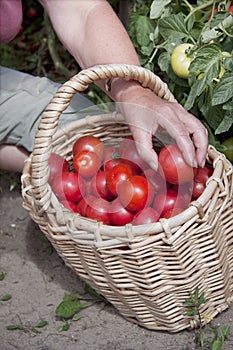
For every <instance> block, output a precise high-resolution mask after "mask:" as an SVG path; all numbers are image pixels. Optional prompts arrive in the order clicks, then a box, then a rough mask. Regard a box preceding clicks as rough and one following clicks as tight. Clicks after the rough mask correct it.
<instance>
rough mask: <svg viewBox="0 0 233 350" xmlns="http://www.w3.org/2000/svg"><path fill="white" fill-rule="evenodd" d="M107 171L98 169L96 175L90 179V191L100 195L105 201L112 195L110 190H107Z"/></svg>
mask: <svg viewBox="0 0 233 350" xmlns="http://www.w3.org/2000/svg"><path fill="white" fill-rule="evenodd" d="M106 177H107V172H106V171H99V172H98V173H97V174H96V176H94V177H93V178H92V180H91V193H92V194H94V195H95V196H96V197H99V196H100V197H102V198H104V199H106V200H107V201H111V200H112V199H113V198H115V197H114V195H113V194H112V192H111V191H110V190H109V188H108V186H107V179H106Z"/></svg>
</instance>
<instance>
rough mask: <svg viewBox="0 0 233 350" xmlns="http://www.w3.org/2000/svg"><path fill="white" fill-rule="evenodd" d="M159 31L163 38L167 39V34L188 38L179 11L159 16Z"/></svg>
mask: <svg viewBox="0 0 233 350" xmlns="http://www.w3.org/2000/svg"><path fill="white" fill-rule="evenodd" d="M159 32H160V34H161V35H162V37H163V38H164V39H167V38H168V37H169V36H172V37H173V38H180V39H184V38H186V39H189V38H190V34H189V31H188V29H187V28H186V25H185V22H184V17H183V16H182V14H180V13H178V14H172V15H170V16H169V17H163V18H161V19H160V20H159Z"/></svg>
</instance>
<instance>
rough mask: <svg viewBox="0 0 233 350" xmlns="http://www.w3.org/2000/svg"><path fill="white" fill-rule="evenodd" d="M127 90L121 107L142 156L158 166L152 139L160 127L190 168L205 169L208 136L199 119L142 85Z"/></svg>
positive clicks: (122, 95) (121, 101)
mask: <svg viewBox="0 0 233 350" xmlns="http://www.w3.org/2000/svg"><path fill="white" fill-rule="evenodd" d="M115 88H116V87H115ZM123 90H124V92H123ZM123 90H122V91H121V93H120V95H119V96H118V97H119V100H120V102H117V104H119V108H120V110H121V112H122V113H123V115H124V118H125V120H126V122H127V124H128V125H129V127H130V129H131V132H132V134H133V137H134V139H135V141H136V144H137V150H138V153H139V154H140V156H141V157H142V158H143V159H144V160H145V161H146V162H147V163H148V164H149V165H150V166H151V167H152V168H154V169H157V167H158V157H157V154H156V152H155V151H154V150H153V145H152V136H153V135H156V133H157V132H158V129H159V128H162V129H164V130H165V131H166V132H167V133H168V134H169V135H170V136H171V137H172V138H173V139H174V140H175V142H176V143H177V146H178V147H179V149H180V150H181V152H182V154H183V156H184V159H185V160H186V162H187V163H188V164H189V165H190V166H192V167H197V166H200V167H203V166H204V164H205V160H206V154H207V148H208V134H207V130H206V128H205V127H204V126H203V124H202V123H201V122H200V120H199V119H197V118H196V117H195V116H193V115H192V114H190V113H188V112H187V111H186V110H185V109H184V108H183V107H182V106H181V105H180V104H179V103H177V102H168V101H165V100H162V99H161V98H159V97H158V96H156V95H155V94H154V93H153V92H152V91H151V90H149V89H145V88H143V87H141V86H140V85H135V84H133V85H132V86H130V87H128V88H127V89H123Z"/></svg>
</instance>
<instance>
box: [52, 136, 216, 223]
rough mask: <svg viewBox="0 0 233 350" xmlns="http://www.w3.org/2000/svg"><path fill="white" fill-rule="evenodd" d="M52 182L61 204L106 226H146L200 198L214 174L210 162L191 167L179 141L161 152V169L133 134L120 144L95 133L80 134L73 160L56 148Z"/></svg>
mask: <svg viewBox="0 0 233 350" xmlns="http://www.w3.org/2000/svg"><path fill="white" fill-rule="evenodd" d="M49 168H50V174H49V179H48V182H49V184H50V186H51V188H52V190H53V192H54V194H55V195H56V196H57V198H58V199H59V201H60V202H61V203H62V205H63V206H64V207H66V208H68V209H69V210H71V211H73V212H77V213H79V214H80V215H82V216H84V217H87V218H90V219H93V220H97V221H100V222H102V223H103V224H105V225H113V226H114V225H116V226H123V225H126V224H128V223H131V224H133V225H142V224H149V223H153V222H157V221H158V220H159V219H160V218H162V217H163V218H170V217H172V216H174V215H177V214H179V213H181V212H182V211H184V210H185V209H186V208H187V207H188V205H189V203H190V202H191V201H192V200H195V199H197V198H198V197H199V196H200V195H201V194H202V192H203V191H204V189H205V187H206V181H207V180H208V178H209V177H210V176H211V175H212V173H213V168H212V166H211V165H210V164H206V166H205V167H204V168H192V167H190V166H189V165H187V163H186V162H185V161H184V159H183V156H182V153H181V152H180V150H179V149H178V147H177V146H176V145H175V144H169V145H166V146H164V147H163V148H162V149H161V150H160V152H159V167H158V171H154V170H153V169H151V168H150V167H149V166H148V164H147V163H146V162H145V161H143V160H142V159H141V158H140V156H139V154H138V152H137V148H136V143H135V141H134V139H133V138H132V137H131V136H129V137H127V138H124V139H122V141H121V142H120V144H119V146H118V147H116V148H115V147H110V146H108V145H106V144H104V142H103V141H101V140H100V138H98V137H95V136H93V135H85V136H81V137H79V138H78V139H77V140H76V141H75V142H74V144H73V148H72V159H71V161H69V162H68V160H66V159H65V158H64V157H62V156H60V155H58V154H56V153H52V154H51V156H50V158H49Z"/></svg>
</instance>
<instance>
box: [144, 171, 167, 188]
mask: <svg viewBox="0 0 233 350" xmlns="http://www.w3.org/2000/svg"><path fill="white" fill-rule="evenodd" d="M142 175H143V176H145V178H146V179H147V180H148V181H150V183H151V184H152V186H153V187H154V191H155V193H158V192H166V191H167V187H168V186H169V185H168V184H167V182H166V180H165V179H164V177H162V176H161V175H160V173H159V172H158V171H155V170H153V169H151V168H148V169H146V170H144V171H143V174H142Z"/></svg>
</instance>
